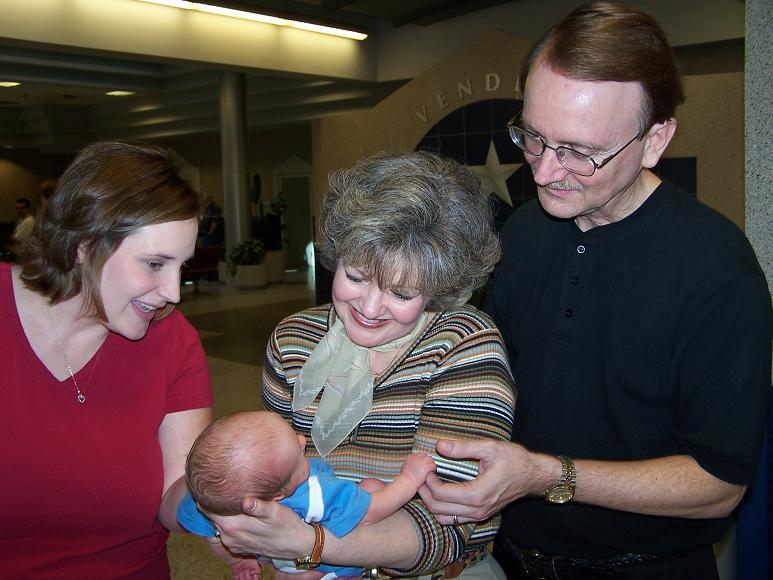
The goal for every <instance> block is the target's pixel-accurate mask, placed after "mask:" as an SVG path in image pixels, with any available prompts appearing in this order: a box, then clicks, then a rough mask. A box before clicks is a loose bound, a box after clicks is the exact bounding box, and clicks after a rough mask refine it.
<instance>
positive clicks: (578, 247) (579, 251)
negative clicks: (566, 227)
mask: <svg viewBox="0 0 773 580" xmlns="http://www.w3.org/2000/svg"><path fill="white" fill-rule="evenodd" d="M577 253H578V254H584V253H585V246H583V245H582V244H580V245H579V246H577Z"/></svg>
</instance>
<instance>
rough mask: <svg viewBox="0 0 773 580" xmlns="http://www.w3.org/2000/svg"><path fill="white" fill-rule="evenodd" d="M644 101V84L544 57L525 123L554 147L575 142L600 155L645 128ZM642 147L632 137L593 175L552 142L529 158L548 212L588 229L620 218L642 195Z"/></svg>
mask: <svg viewBox="0 0 773 580" xmlns="http://www.w3.org/2000/svg"><path fill="white" fill-rule="evenodd" d="M641 107H642V92H641V88H640V86H639V84H638V83H635V82H625V83H619V82H592V81H579V80H575V79H571V78H568V77H565V76H563V75H561V74H559V73H556V72H555V71H553V70H552V69H551V68H550V67H548V66H547V65H545V64H543V63H542V62H541V61H539V60H538V61H537V63H535V65H534V67H533V68H532V70H531V71H530V72H529V77H528V79H527V82H526V89H525V91H524V109H523V114H522V124H523V126H524V128H526V129H528V130H529V131H532V132H533V133H536V134H538V135H540V136H541V137H542V138H543V139H544V140H545V141H546V143H547V144H548V145H550V146H551V147H557V146H559V145H564V146H567V147H571V148H572V149H575V150H577V151H579V152H581V153H585V154H588V155H590V156H591V157H592V158H593V159H594V160H595V161H596V162H601V160H603V159H604V158H605V157H608V156H609V155H611V154H613V153H615V152H616V151H617V150H618V149H620V148H621V147H622V146H623V145H625V143H627V142H628V141H630V139H631V138H632V137H634V136H635V135H636V134H637V133H638V132H639V131H640V126H639V115H640V112H641ZM644 146H645V145H644V141H639V140H636V141H634V142H633V143H631V144H630V146H629V147H627V148H626V149H625V150H623V151H622V152H621V153H620V154H619V155H618V156H617V157H615V158H614V159H612V160H611V161H610V162H609V163H608V164H607V165H605V166H604V167H603V168H600V169H597V170H596V172H595V173H594V174H593V175H591V176H589V177H583V176H579V175H576V174H574V173H571V172H570V171H569V170H567V169H565V168H564V167H563V166H562V165H561V164H560V163H559V162H558V159H557V158H556V154H555V152H554V151H551V150H550V149H545V151H544V152H543V154H542V155H541V156H539V157H537V156H534V155H529V154H528V153H524V157H525V158H526V161H527V163H529V165H530V166H531V169H532V172H533V174H534V181H535V182H536V184H537V191H538V195H539V200H540V203H541V204H542V207H543V208H544V209H545V211H547V212H548V213H549V214H550V215H552V216H554V217H558V218H564V219H575V220H576V221H577V224H578V225H579V226H580V227H581V228H582V229H589V228H590V227H594V226H595V225H602V224H605V223H611V222H614V221H618V220H619V219H621V218H622V217H625V216H626V215H628V214H629V213H631V212H632V211H633V210H635V209H636V207H638V205H640V204H641V202H642V201H643V200H644V198H642V197H641V195H642V193H643V185H642V184H641V183H639V181H640V180H639V176H640V173H641V169H642V167H643V165H642V160H643V154H644ZM645 197H646V196H645ZM584 226H588V227H584Z"/></svg>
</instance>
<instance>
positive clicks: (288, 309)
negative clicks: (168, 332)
mask: <svg viewBox="0 0 773 580" xmlns="http://www.w3.org/2000/svg"><path fill="white" fill-rule="evenodd" d="M312 279H313V278H312V277H311V274H309V277H308V278H307V279H306V280H305V283H304V280H303V277H302V276H301V280H300V282H298V283H284V284H271V285H269V286H268V287H267V288H265V289H262V290H246V289H237V288H233V287H229V286H226V285H224V284H220V283H218V282H202V283H201V284H200V285H199V290H200V291H199V292H198V293H195V294H194V293H193V288H192V287H191V286H187V287H185V288H184V289H183V300H182V302H181V304H180V306H179V308H180V310H181V311H182V312H183V313H184V314H185V316H186V317H187V318H188V320H190V322H191V323H192V324H193V325H194V326H195V327H196V329H197V330H198V331H199V334H200V335H201V339H202V342H203V344H204V350H205V351H206V353H207V360H208V362H209V366H210V371H211V372H212V386H213V389H214V393H215V412H214V414H215V416H216V417H219V416H220V415H224V414H226V413H232V412H234V411H241V410H249V409H259V408H260V393H259V385H260V373H261V371H262V364H263V355H264V353H265V349H266V342H267V340H268V337H269V335H270V334H271V331H272V330H273V329H274V327H275V326H276V324H277V323H278V322H279V321H280V320H281V319H282V318H284V317H285V316H287V315H289V314H292V313H293V312H297V311H298V310H301V309H303V308H306V307H308V306H310V305H312V304H313V303H314V288H313V286H312V284H311V280H312ZM169 562H170V564H171V567H172V578H173V580H210V579H218V580H219V579H223V578H230V577H231V576H230V573H229V570H228V567H227V566H226V565H224V564H223V563H222V562H221V561H220V560H218V559H217V558H216V557H215V556H214V555H212V554H211V552H210V551H209V549H208V548H207V547H206V545H205V543H204V542H203V541H202V540H201V539H199V538H194V537H191V536H187V535H183V534H172V535H171V536H170V540H169ZM264 578H266V580H269V579H268V578H267V577H265V576H264Z"/></svg>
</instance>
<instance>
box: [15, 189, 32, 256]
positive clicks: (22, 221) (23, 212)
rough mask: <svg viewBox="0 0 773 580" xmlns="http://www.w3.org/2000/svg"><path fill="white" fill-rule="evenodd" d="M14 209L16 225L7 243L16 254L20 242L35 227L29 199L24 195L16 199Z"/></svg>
mask: <svg viewBox="0 0 773 580" xmlns="http://www.w3.org/2000/svg"><path fill="white" fill-rule="evenodd" d="M14 209H15V210H16V225H15V226H14V228H13V233H12V234H11V238H10V240H9V244H10V247H11V250H12V251H13V252H14V253H17V254H18V253H19V249H20V247H21V244H22V242H24V240H26V239H27V238H28V237H29V236H30V234H32V230H33V229H34V227H35V216H34V215H33V213H32V206H30V200H28V199H27V198H26V197H20V198H19V199H17V200H16V205H15V206H14Z"/></svg>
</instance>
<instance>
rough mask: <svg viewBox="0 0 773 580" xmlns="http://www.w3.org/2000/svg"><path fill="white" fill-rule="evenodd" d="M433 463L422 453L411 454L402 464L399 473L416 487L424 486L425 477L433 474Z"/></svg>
mask: <svg viewBox="0 0 773 580" xmlns="http://www.w3.org/2000/svg"><path fill="white" fill-rule="evenodd" d="M435 467H436V466H435V462H434V460H433V459H432V458H431V457H430V456H429V455H425V454H424V453H412V454H411V455H409V456H408V459H406V460H405V462H404V463H403V466H402V468H401V469H400V473H402V474H403V475H405V476H407V477H409V478H410V479H411V481H413V482H414V483H415V484H416V486H417V487H420V486H422V485H424V480H425V479H427V475H429V474H430V473H434V472H435Z"/></svg>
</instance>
